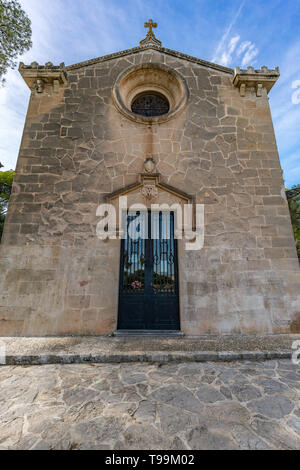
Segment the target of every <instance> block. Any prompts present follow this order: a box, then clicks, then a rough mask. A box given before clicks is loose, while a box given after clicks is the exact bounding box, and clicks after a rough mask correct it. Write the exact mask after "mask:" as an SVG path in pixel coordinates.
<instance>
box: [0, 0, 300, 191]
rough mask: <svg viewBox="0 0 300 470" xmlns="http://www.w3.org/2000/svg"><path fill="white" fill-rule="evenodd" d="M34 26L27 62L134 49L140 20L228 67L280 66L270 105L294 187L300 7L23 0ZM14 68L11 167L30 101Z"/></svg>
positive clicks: (228, 0) (1, 103)
mask: <svg viewBox="0 0 300 470" xmlns="http://www.w3.org/2000/svg"><path fill="white" fill-rule="evenodd" d="M21 4H22V5H23V8H24V9H25V10H26V12H27V13H28V15H29V17H30V19H31V21H32V29H33V47H32V49H31V50H30V51H29V52H28V53H26V54H25V55H24V56H23V57H21V58H20V60H22V61H23V62H25V63H30V62H32V61H34V60H36V61H38V62H39V63H41V64H44V63H45V62H47V61H49V60H50V61H52V62H53V63H60V62H65V63H66V65H69V64H72V63H75V62H80V61H82V60H86V59H89V58H93V57H99V56H102V55H105V54H109V53H112V52H116V51H119V50H123V49H128V48H131V47H135V46H137V45H138V43H139V41H140V39H142V38H143V37H144V36H145V29H144V27H143V25H144V22H145V20H148V19H149V18H153V20H155V21H157V22H158V29H157V30H156V35H157V37H158V38H159V39H160V40H161V41H162V42H163V45H164V46H165V47H168V48H170V49H175V50H178V51H181V52H184V53H187V54H190V55H194V56H196V57H200V58H202V59H205V60H209V61H214V62H216V63H220V64H223V65H226V66H229V67H234V66H237V65H238V66H242V67H247V66H248V65H253V66H254V67H257V68H259V67H260V66H261V65H267V66H268V67H270V68H274V67H275V66H277V65H278V66H279V67H280V71H281V78H280V80H279V82H278V83H277V84H276V85H275V87H274V88H273V90H272V91H271V93H270V95H269V96H270V104H271V109H272V113H273V118H274V125H275V132H276V137H277V143H278V147H279V154H280V160H281V164H282V167H283V170H284V178H285V184H286V186H288V187H290V186H292V185H293V184H298V183H300V132H299V130H300V31H299V24H300V2H298V1H295V0H284V1H283V0H245V1H240V0H50V1H49V0H21ZM29 93H30V92H29V89H28V88H27V86H26V85H25V83H24V82H23V80H22V78H21V77H20V76H19V74H18V72H17V71H10V72H9V73H8V75H7V84H6V86H5V88H3V89H1V90H0V161H1V162H2V163H3V164H4V165H5V169H10V168H14V167H15V164H16V160H17V156H18V150H19V145H20V140H21V137H22V131H23V126H24V121H25V115H26V109H27V105H28V99H29Z"/></svg>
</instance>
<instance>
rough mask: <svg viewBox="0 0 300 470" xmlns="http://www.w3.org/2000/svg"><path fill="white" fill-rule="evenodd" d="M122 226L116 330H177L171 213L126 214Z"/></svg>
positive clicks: (173, 240)
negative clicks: (123, 227) (125, 226)
mask: <svg viewBox="0 0 300 470" xmlns="http://www.w3.org/2000/svg"><path fill="white" fill-rule="evenodd" d="M126 224H127V234H126V238H125V239H124V240H122V242H121V266H120V293H119V318H118V329H123V330H179V306H178V263H177V240H175V238H174V213H172V212H171V213H170V212H169V213H165V212H163V213H161V212H160V213H158V212H156V213H153V212H152V214H151V212H147V213H139V212H137V213H136V214H127V221H126ZM147 233H148V236H147ZM133 234H138V235H133ZM145 234H146V236H145Z"/></svg>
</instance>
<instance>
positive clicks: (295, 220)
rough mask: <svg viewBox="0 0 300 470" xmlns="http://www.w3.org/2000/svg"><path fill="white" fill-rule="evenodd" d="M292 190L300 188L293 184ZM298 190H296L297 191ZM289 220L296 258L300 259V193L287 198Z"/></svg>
mask: <svg viewBox="0 0 300 470" xmlns="http://www.w3.org/2000/svg"><path fill="white" fill-rule="evenodd" d="M292 189H294V190H300V185H299V184H298V185H295V186H293V188H292ZM297 192H298V191H296V193H297ZM289 207H290V214H291V221H292V225H293V229H294V235H295V240H296V246H297V253H298V258H299V260H300V193H299V194H297V195H296V196H294V197H292V198H291V199H289Z"/></svg>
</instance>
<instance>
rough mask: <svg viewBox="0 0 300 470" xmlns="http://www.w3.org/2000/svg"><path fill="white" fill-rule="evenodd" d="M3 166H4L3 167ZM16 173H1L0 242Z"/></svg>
mask: <svg viewBox="0 0 300 470" xmlns="http://www.w3.org/2000/svg"><path fill="white" fill-rule="evenodd" d="M1 166H2V165H1ZM14 174H15V172H14V171H0V240H1V237H2V232H3V226H4V221H5V215H6V211H7V206H8V201H9V197H10V193H11V188H12V184H13V179H14Z"/></svg>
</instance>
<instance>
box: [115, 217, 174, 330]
mask: <svg viewBox="0 0 300 470" xmlns="http://www.w3.org/2000/svg"><path fill="white" fill-rule="evenodd" d="M159 212H164V211H159ZM147 213H148V216H149V217H150V219H151V209H148V210H147ZM151 231H152V230H151V222H150V224H149V223H148V238H149V237H150V240H152V238H151ZM179 241H180V240H179ZM120 242H121V243H120V246H119V254H120V261H119V283H118V284H119V286H118V312H117V331H132V332H134V331H140V332H147V331H154V332H157V333H158V334H159V332H161V331H164V330H159V329H157V330H149V329H144V330H134V329H132V330H128V329H126V328H121V327H120V323H121V322H120V315H121V312H120V303H121V282H122V280H123V274H124V249H125V240H124V239H121V240H120ZM174 250H175V256H174V258H175V260H174V275H175V292H176V294H175V295H176V303H177V312H178V318H177V325H178V328H176V329H172V330H167V331H170V332H172V331H173V332H177V331H181V314H180V311H181V308H180V307H181V306H180V274H179V243H178V239H177V238H175V225H174ZM144 295H145V294H144ZM165 331H166V330H165Z"/></svg>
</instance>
